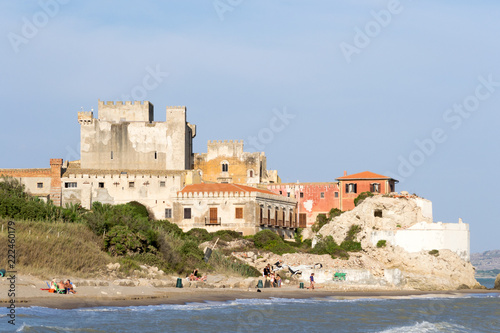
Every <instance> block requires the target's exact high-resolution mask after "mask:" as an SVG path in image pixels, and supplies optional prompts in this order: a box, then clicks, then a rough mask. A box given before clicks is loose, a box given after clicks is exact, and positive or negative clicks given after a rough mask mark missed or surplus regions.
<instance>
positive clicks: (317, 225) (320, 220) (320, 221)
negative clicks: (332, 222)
mask: <svg viewBox="0 0 500 333" xmlns="http://www.w3.org/2000/svg"><path fill="white" fill-rule="evenodd" d="M327 223H328V219H327V218H326V215H325V214H318V216H316V222H314V224H313V226H312V228H311V229H312V231H314V232H318V231H319V230H320V229H321V228H323V226H324V225H325V224H327Z"/></svg>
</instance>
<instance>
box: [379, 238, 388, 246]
mask: <svg viewBox="0 0 500 333" xmlns="http://www.w3.org/2000/svg"><path fill="white" fill-rule="evenodd" d="M386 243H387V241H386V240H385V239H381V240H379V241H378V242H377V247H385V246H386Z"/></svg>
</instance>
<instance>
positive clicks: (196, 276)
mask: <svg viewBox="0 0 500 333" xmlns="http://www.w3.org/2000/svg"><path fill="white" fill-rule="evenodd" d="M193 275H194V277H195V278H198V268H196V269H195V270H194V271H193Z"/></svg>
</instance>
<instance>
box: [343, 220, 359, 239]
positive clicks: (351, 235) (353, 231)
mask: <svg viewBox="0 0 500 333" xmlns="http://www.w3.org/2000/svg"><path fill="white" fill-rule="evenodd" d="M360 231H361V227H360V226H359V225H357V224H353V225H351V227H350V228H349V231H347V236H346V237H345V239H344V241H353V240H354V239H355V238H356V235H357V234H359V232H360Z"/></svg>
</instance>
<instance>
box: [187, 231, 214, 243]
mask: <svg viewBox="0 0 500 333" xmlns="http://www.w3.org/2000/svg"><path fill="white" fill-rule="evenodd" d="M186 236H188V237H189V238H191V239H193V240H196V241H198V242H200V243H204V242H207V241H211V240H212V238H213V235H211V234H210V233H209V232H208V231H207V229H201V228H194V229H191V230H189V231H188V232H186Z"/></svg>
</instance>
